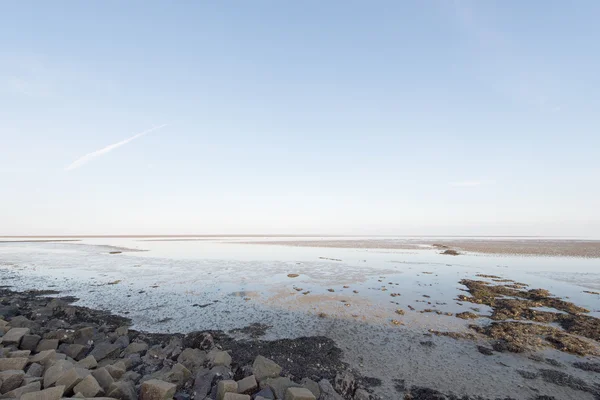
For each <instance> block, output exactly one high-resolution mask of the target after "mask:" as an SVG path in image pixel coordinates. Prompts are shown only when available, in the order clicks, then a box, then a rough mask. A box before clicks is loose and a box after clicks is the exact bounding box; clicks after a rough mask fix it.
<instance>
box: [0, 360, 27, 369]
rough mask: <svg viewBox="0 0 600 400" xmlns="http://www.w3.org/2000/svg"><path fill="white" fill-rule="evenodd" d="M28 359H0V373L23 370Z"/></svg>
mask: <svg viewBox="0 0 600 400" xmlns="http://www.w3.org/2000/svg"><path fill="white" fill-rule="evenodd" d="M28 361H29V359H28V358H27V357H14V358H0V372H2V371H9V370H21V371H22V370H24V369H25V366H26V365H27V362H28Z"/></svg>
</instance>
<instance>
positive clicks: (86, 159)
mask: <svg viewBox="0 0 600 400" xmlns="http://www.w3.org/2000/svg"><path fill="white" fill-rule="evenodd" d="M165 126H167V124H162V125H160V126H155V127H154V128H150V129H148V130H147V131H144V132H140V133H138V134H135V135H133V136H132V137H130V138H127V139H125V140H122V141H120V142H117V143H113V144H110V145H108V146H106V147H103V148H101V149H100V150H96V151H94V152H92V153H89V154H86V155H85V156H83V157H81V158H78V159H77V160H75V161H74V162H73V163H72V164H71V165H69V166H68V167H67V168H65V171H71V170H74V169H77V168H79V167H81V166H82V165H84V164H87V163H88V162H90V161H92V160H93V159H94V158H96V157H100V156H101V155H103V154H106V153H108V152H110V151H113V150H114V149H117V148H119V147H121V146H124V145H126V144H127V143H129V142H131V141H133V140H135V139H137V138H139V137H142V136H144V135H146V134H148V133H150V132H152V131H155V130H158V129H160V128H164V127H165Z"/></svg>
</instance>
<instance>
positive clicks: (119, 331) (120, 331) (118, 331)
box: [115, 325, 129, 336]
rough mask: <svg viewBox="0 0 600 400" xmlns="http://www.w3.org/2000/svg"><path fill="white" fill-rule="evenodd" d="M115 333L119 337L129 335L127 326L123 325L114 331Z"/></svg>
mask: <svg viewBox="0 0 600 400" xmlns="http://www.w3.org/2000/svg"><path fill="white" fill-rule="evenodd" d="M115 333H116V334H117V335H119V336H127V334H128V333H129V327H128V326H127V325H123V326H120V327H118V328H117V329H115Z"/></svg>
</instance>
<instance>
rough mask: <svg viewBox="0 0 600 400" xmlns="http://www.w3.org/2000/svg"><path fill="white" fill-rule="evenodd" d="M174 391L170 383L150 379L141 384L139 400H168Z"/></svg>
mask: <svg viewBox="0 0 600 400" xmlns="http://www.w3.org/2000/svg"><path fill="white" fill-rule="evenodd" d="M176 389H177V387H176V386H175V385H174V384H172V383H169V382H165V381H160V380H158V379H151V380H149V381H146V382H144V383H142V386H141V387H140V400H168V399H171V398H173V395H175V390H176Z"/></svg>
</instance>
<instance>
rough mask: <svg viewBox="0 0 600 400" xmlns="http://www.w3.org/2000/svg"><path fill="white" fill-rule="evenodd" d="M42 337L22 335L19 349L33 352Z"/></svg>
mask: <svg viewBox="0 0 600 400" xmlns="http://www.w3.org/2000/svg"><path fill="white" fill-rule="evenodd" d="M40 339H42V337H41V336H40V335H23V337H22V338H21V349H23V350H31V351H34V350H35V349H36V347H37V345H38V343H39V342H40Z"/></svg>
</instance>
